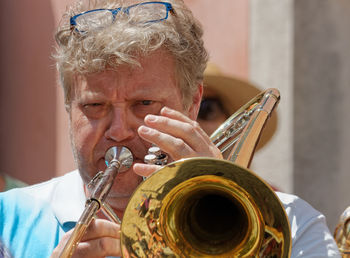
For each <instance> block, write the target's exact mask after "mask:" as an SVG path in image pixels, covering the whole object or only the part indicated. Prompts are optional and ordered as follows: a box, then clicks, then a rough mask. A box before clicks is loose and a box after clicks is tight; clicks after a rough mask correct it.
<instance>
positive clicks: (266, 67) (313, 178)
mask: <svg viewBox="0 0 350 258" xmlns="http://www.w3.org/2000/svg"><path fill="white" fill-rule="evenodd" d="M70 2H72V1H71V0H33V1H25V0H17V1H12V0H2V1H0V20H1V21H0V35H1V36H0V73H1V74H0V121H1V126H0V141H1V144H0V153H1V155H0V171H1V172H3V173H7V174H9V175H11V176H13V177H16V178H18V179H21V180H22V181H24V182H26V183H28V184H33V183H38V182H41V181H44V180H47V179H50V178H52V177H55V176H58V175H62V174H64V173H66V172H68V171H71V170H73V169H74V168H75V165H74V162H73V159H72V152H71V148H70V143H69V137H68V123H67V120H68V117H67V114H66V113H65V110H64V106H63V97H62V92H61V88H60V86H59V85H58V84H57V75H56V70H55V65H54V62H53V59H52V58H51V54H52V52H53V50H54V40H53V35H54V28H55V26H56V25H57V24H58V23H59V20H60V17H61V15H62V13H63V12H64V10H65V6H66V4H67V3H70ZM185 2H186V3H187V4H188V6H189V7H190V8H191V9H192V11H193V12H194V14H195V16H196V17H197V18H198V19H199V20H200V21H201V22H202V24H203V27H204V31H205V37H204V38H205V44H206V47H207V48H208V50H209V52H210V59H211V61H213V62H214V63H215V64H217V65H218V66H219V68H220V69H221V70H222V71H223V72H224V73H225V74H227V75H231V76H234V77H235V78H238V79H241V80H245V81H249V82H251V83H253V84H255V85H256V86H257V87H259V88H261V89H266V88H270V87H274V88H278V89H279V90H280V93H281V102H280V104H279V106H278V108H277V113H278V125H277V130H276V133H275V134H274V136H273V137H272V139H271V141H269V142H268V143H267V144H266V145H265V146H264V147H263V148H261V149H260V150H259V151H257V153H256V154H255V156H254V158H253V162H252V165H251V169H252V170H253V171H254V172H255V173H257V174H258V175H260V176H261V177H263V178H265V179H266V180H267V181H268V182H270V183H272V184H273V185H274V186H276V187H277V188H279V189H280V190H281V191H284V192H288V193H293V194H296V195H298V196H300V197H302V198H303V199H305V200H306V201H308V202H309V203H310V204H311V205H313V206H314V207H315V208H316V209H318V210H320V211H321V212H323V213H324V214H325V215H326V216H327V222H328V225H329V227H330V230H331V231H333V229H334V227H335V224H336V223H337V220H338V217H339V215H340V213H341V212H342V211H343V210H344V209H345V208H346V207H347V206H348V205H350V198H349V196H350V195H349V187H348V184H349V182H350V173H349V169H350V155H349V154H350V134H349V133H348V131H347V130H348V127H350V114H349V112H348V110H350V101H349V100H350V31H349V28H350V1H348V0H308V1H304V0H264V1H259V0H249V1H248V0H234V1H232V0H218V1H212V0H185Z"/></svg>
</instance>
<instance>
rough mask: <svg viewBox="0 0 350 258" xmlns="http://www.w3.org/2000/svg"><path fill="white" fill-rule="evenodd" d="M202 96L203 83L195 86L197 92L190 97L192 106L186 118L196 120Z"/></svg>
mask: <svg viewBox="0 0 350 258" xmlns="http://www.w3.org/2000/svg"><path fill="white" fill-rule="evenodd" d="M202 96H203V82H201V83H199V84H198V85H197V90H196V92H195V93H194V94H193V96H192V104H191V105H190V107H189V110H188V117H189V118H191V119H192V120H197V115H198V112H199V108H200V106H201V101H202Z"/></svg>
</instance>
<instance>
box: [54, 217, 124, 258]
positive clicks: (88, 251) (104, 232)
mask: <svg viewBox="0 0 350 258" xmlns="http://www.w3.org/2000/svg"><path fill="white" fill-rule="evenodd" d="M72 232H73V229H72V230H70V231H68V232H67V233H66V234H65V235H64V236H63V237H62V239H61V241H60V243H59V244H58V246H57V247H56V248H55V250H54V251H53V253H52V255H51V258H54V257H59V255H60V253H61V252H62V250H63V248H64V246H65V244H66V242H67V241H68V239H69V238H70V236H71V234H72ZM106 256H121V250H120V225H118V224H116V223H113V222H111V221H108V220H104V219H94V220H92V222H91V224H90V225H89V227H88V228H87V230H86V232H85V234H84V236H83V238H82V240H81V242H80V243H79V244H78V246H77V248H76V249H75V252H74V254H73V256H72V257H86V258H88V257H94V258H96V257H106Z"/></svg>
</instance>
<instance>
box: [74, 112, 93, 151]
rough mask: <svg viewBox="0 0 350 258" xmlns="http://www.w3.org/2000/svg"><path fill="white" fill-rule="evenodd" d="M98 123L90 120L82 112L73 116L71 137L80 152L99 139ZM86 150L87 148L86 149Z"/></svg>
mask: <svg viewBox="0 0 350 258" xmlns="http://www.w3.org/2000/svg"><path fill="white" fill-rule="evenodd" d="M96 129H97V124H96V123H92V122H90V121H89V120H88V119H87V118H86V117H85V116H83V115H82V114H81V113H80V114H79V113H78V112H76V113H75V114H72V116H71V138H72V143H73V147H74V148H75V149H76V150H78V151H79V152H81V151H83V152H84V150H85V149H87V148H89V146H90V145H93V144H95V141H96V140H95V139H97V138H98V137H97V132H98V130H96ZM85 151H86V150H85Z"/></svg>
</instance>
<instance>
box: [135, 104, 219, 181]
mask: <svg viewBox="0 0 350 258" xmlns="http://www.w3.org/2000/svg"><path fill="white" fill-rule="evenodd" d="M138 134H139V135H140V137H141V138H142V139H144V140H146V141H149V142H151V143H153V144H155V145H157V146H158V147H159V148H161V149H162V151H164V152H166V153H167V154H168V155H169V158H170V159H169V162H171V161H174V160H179V159H182V158H190V157H214V158H221V159H222V154H221V152H220V150H219V149H218V148H217V147H216V146H215V145H214V144H213V143H212V141H211V140H210V138H209V136H208V135H207V134H206V133H205V132H204V130H203V129H202V128H201V127H200V126H199V124H198V123H197V122H196V121H193V120H191V119H190V118H188V117H187V116H185V115H184V114H182V113H180V112H178V111H175V110H172V109H170V108H167V107H164V108H163V109H162V110H161V112H160V115H159V116H157V115H147V116H146V117H145V126H140V128H139V129H138ZM158 168H159V166H156V165H148V164H135V165H134V171H135V173H137V174H139V175H142V176H149V175H151V174H152V173H153V172H154V171H155V170H157V169H158Z"/></svg>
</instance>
